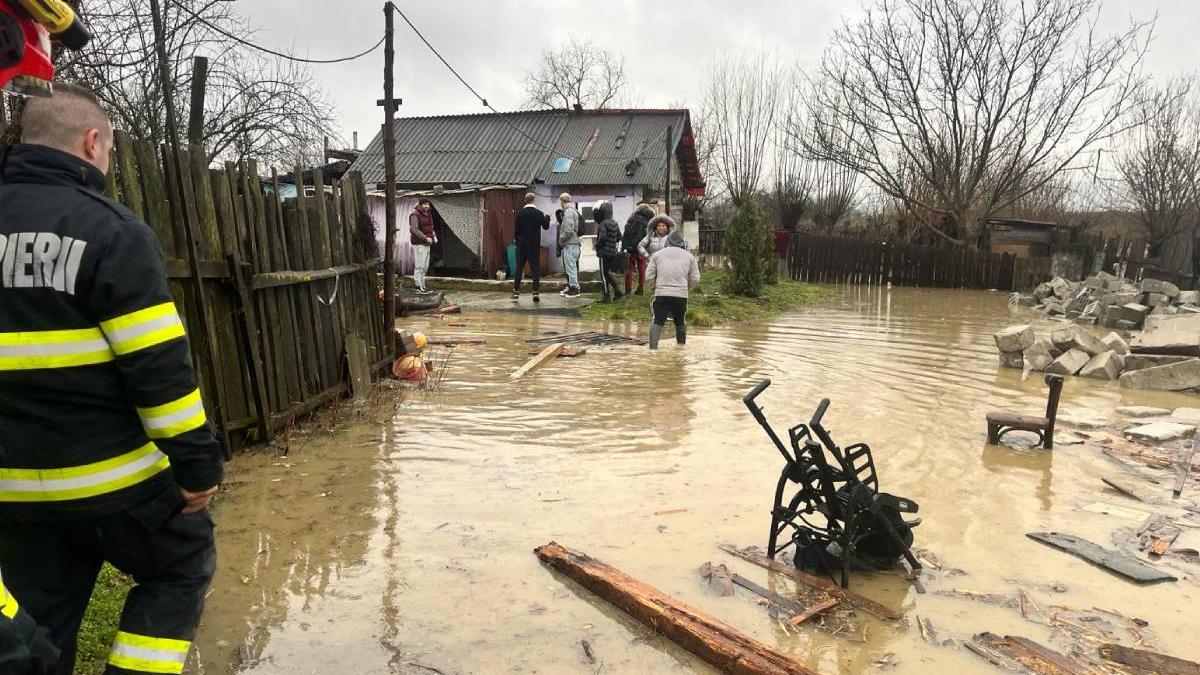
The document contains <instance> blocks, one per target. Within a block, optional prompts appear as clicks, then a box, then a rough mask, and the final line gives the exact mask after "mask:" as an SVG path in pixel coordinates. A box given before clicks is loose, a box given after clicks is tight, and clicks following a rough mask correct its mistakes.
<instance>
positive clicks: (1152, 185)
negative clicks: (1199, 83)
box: [1116, 81, 1200, 263]
mask: <svg viewBox="0 0 1200 675" xmlns="http://www.w3.org/2000/svg"><path fill="white" fill-rule="evenodd" d="M1194 85H1195V83H1194V82H1189V81H1177V82H1172V83H1169V84H1167V85H1165V86H1164V87H1161V88H1158V89H1155V90H1151V91H1148V92H1147V93H1146V94H1145V95H1144V96H1142V97H1141V98H1140V99H1139V100H1138V102H1137V105H1138V108H1139V111H1138V112H1137V113H1135V114H1136V115H1138V116H1140V117H1148V118H1149V119H1148V121H1147V122H1146V124H1145V125H1144V126H1141V127H1138V128H1136V129H1134V130H1133V131H1132V132H1131V133H1130V134H1129V137H1128V138H1127V139H1125V140H1126V143H1125V144H1124V146H1123V148H1122V150H1121V151H1120V152H1119V153H1118V155H1117V159H1116V169H1117V173H1118V174H1119V176H1120V181H1119V188H1118V190H1119V197H1120V201H1121V202H1122V203H1121V206H1122V207H1123V208H1124V209H1125V210H1127V211H1129V212H1131V213H1132V214H1133V216H1134V219H1135V220H1136V221H1137V222H1138V224H1140V225H1141V226H1142V227H1143V228H1145V231H1146V234H1147V238H1148V240H1149V241H1148V243H1149V244H1150V254H1151V256H1159V255H1160V254H1161V250H1162V248H1163V246H1164V245H1165V244H1167V243H1170V242H1172V241H1174V240H1176V239H1177V238H1179V237H1180V236H1184V237H1186V239H1188V240H1189V241H1190V240H1191V239H1193V238H1194V237H1195V234H1196V229H1197V226H1198V225H1200V222H1198V221H1200V97H1198V96H1197V93H1196V91H1195V88H1194ZM1188 262H1189V263H1190V261H1188Z"/></svg>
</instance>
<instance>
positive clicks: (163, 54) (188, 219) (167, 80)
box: [150, 0, 231, 459]
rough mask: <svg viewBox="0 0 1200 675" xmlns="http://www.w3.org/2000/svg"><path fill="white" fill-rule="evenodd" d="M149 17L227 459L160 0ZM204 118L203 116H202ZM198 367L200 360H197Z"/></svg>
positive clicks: (152, 2) (202, 336)
mask: <svg viewBox="0 0 1200 675" xmlns="http://www.w3.org/2000/svg"><path fill="white" fill-rule="evenodd" d="M150 18H151V20H152V23H153V26H154V51H155V55H156V56H157V57H158V76H159V79H160V80H161V87H162V96H163V106H164V107H165V108H166V111H167V152H168V153H169V154H170V155H171V157H170V158H166V159H167V161H171V162H173V163H174V165H175V189H176V191H177V193H178V195H179V208H177V209H171V213H173V214H178V217H179V218H182V219H183V223H182V225H183V228H182V229H183V232H184V239H185V241H186V242H187V256H188V271H189V272H190V273H191V279H190V281H191V284H189V285H190V286H191V287H192V292H193V294H194V295H195V298H193V300H192V301H193V302H194V303H195V311H196V312H197V313H198V314H199V319H200V322H199V323H200V326H201V327H202V329H203V330H201V331H200V335H194V334H193V335H191V336H189V339H190V340H191V344H192V356H193V361H199V360H201V359H196V358H195V356H196V351H197V350H196V348H195V344H196V341H197V340H198V341H199V343H200V344H201V345H203V350H202V353H203V354H204V355H205V358H204V359H202V360H203V361H205V362H206V363H205V364H204V367H205V370H206V371H207V373H208V381H209V382H210V383H211V384H212V389H211V391H209V392H208V395H209V397H210V399H209V400H211V401H212V402H213V404H214V406H215V407H216V409H217V410H216V413H217V414H216V415H213V416H212V418H214V419H216V420H217V422H216V426H217V428H218V429H220V431H221V444H222V445H223V446H224V450H225V457H226V459H228V458H229V457H230V456H231V452H230V447H229V434H228V433H227V432H226V430H225V410H224V407H223V406H222V405H221V385H220V380H218V379H217V370H216V368H217V365H216V363H214V360H215V359H216V352H214V351H213V346H212V339H211V336H212V335H215V332H214V331H213V329H212V324H211V323H210V322H209V316H210V315H209V313H208V298H207V297H206V296H205V295H204V282H203V281H202V280H201V277H200V254H199V250H198V249H197V247H196V241H197V240H198V239H199V235H198V234H197V233H196V221H195V218H193V217H192V216H191V215H190V214H189V212H188V206H187V204H186V203H185V201H184V195H185V194H187V191H186V190H184V187H183V186H184V182H183V181H185V180H188V177H189V176H191V172H190V170H189V168H188V167H187V166H186V165H185V164H184V161H183V154H182V153H181V152H180V150H179V123H178V121H177V120H176V118H175V99H174V96H175V93H174V92H173V91H172V90H171V68H170V65H169V63H170V62H169V61H168V59H167V38H166V32H165V31H164V30H163V18H162V14H161V12H160V10H159V5H158V0H150ZM200 107H201V108H203V96H201V102H200ZM201 118H202V117H201ZM196 365H197V371H198V370H199V368H200V367H201V364H199V363H197V364H196Z"/></svg>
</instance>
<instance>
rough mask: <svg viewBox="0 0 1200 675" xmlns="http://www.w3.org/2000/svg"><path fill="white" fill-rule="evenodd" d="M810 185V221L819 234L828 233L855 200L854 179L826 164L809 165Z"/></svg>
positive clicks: (841, 169)
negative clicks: (811, 188)
mask: <svg viewBox="0 0 1200 675" xmlns="http://www.w3.org/2000/svg"><path fill="white" fill-rule="evenodd" d="M809 171H810V174H811V175H812V185H813V193H814V197H813V204H812V220H813V224H814V225H816V226H817V228H818V229H819V230H823V231H825V232H830V233H832V232H833V231H834V229H835V228H836V227H837V225H838V223H840V222H841V221H842V218H844V217H845V216H846V215H847V214H849V213H850V211H851V210H853V209H854V204H855V202H856V201H857V199H858V175H857V174H856V173H854V172H853V171H850V170H848V169H846V168H845V167H842V166H838V165H836V164H831V163H829V162H814V163H811V164H810V169H809Z"/></svg>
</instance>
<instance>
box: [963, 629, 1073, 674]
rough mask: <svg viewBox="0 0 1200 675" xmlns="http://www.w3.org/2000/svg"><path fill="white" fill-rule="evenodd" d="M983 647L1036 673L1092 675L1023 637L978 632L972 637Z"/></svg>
mask: <svg viewBox="0 0 1200 675" xmlns="http://www.w3.org/2000/svg"><path fill="white" fill-rule="evenodd" d="M972 639H973V640H974V641H975V642H976V643H978V644H980V645H981V646H983V647H984V648H985V649H988V650H991V651H993V652H996V653H999V654H1003V655H1004V656H1007V657H1009V658H1011V659H1014V660H1015V661H1017V662H1018V663H1020V664H1021V665H1023V666H1025V667H1026V668H1028V669H1029V670H1030V671H1032V672H1034V673H1037V674H1038V675H1092V670H1091V669H1090V668H1087V667H1086V666H1084V665H1083V664H1081V663H1077V662H1075V661H1074V660H1072V659H1070V658H1068V657H1066V656H1063V655H1062V654H1059V653H1058V652H1056V651H1053V650H1050V649H1047V648H1045V647H1043V646H1042V645H1040V644H1038V643H1036V642H1034V641H1033V640H1027V639H1025V638H1023V637H1016V636H1012V635H1006V636H1004V637H1000V636H999V635H996V634H994V633H986V632H984V633H979V634H978V635H976V636H975V637H974V638H972Z"/></svg>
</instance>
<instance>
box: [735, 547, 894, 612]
mask: <svg viewBox="0 0 1200 675" xmlns="http://www.w3.org/2000/svg"><path fill="white" fill-rule="evenodd" d="M718 548H720V549H721V550H722V551H725V552H726V553H728V554H729V555H731V556H733V557H735V558H741V559H742V560H745V561H746V562H750V563H754V564H755V565H758V566H759V567H763V568H766V569H769V570H771V571H772V572H778V573H779V574H782V575H784V576H787V577H790V578H791V579H792V580H794V581H795V582H797V583H799V584H803V585H805V586H808V587H809V588H815V589H817V590H819V591H824V592H825V593H828V594H829V595H830V596H832V597H834V598H836V599H837V600H840V601H841V602H844V603H846V604H848V605H851V606H853V607H857V608H858V609H861V610H863V611H864V612H867V613H868V614H871V615H874V616H877V617H879V618H880V619H890V620H896V619H899V618H900V617H901V616H903V614H901V613H900V612H898V611H896V610H894V609H891V608H889V607H887V606H885V605H882V604H880V603H878V602H875V601H874V600H871V599H870V598H865V597H863V596H861V595H859V594H857V593H854V592H853V591H848V590H846V589H844V588H842V587H841V586H838V585H837V584H835V583H834V582H832V581H830V580H829V579H824V578H821V577H818V576H816V575H813V574H809V573H808V572H805V571H804V570H800V569H796V568H795V567H793V566H791V565H786V564H784V563H781V562H779V561H778V560H775V559H773V558H768V557H767V556H765V555H761V554H759V553H757V552H754V551H752V550H751V549H739V548H737V547H736V546H731V545H729V544H721V545H719V546H718Z"/></svg>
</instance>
